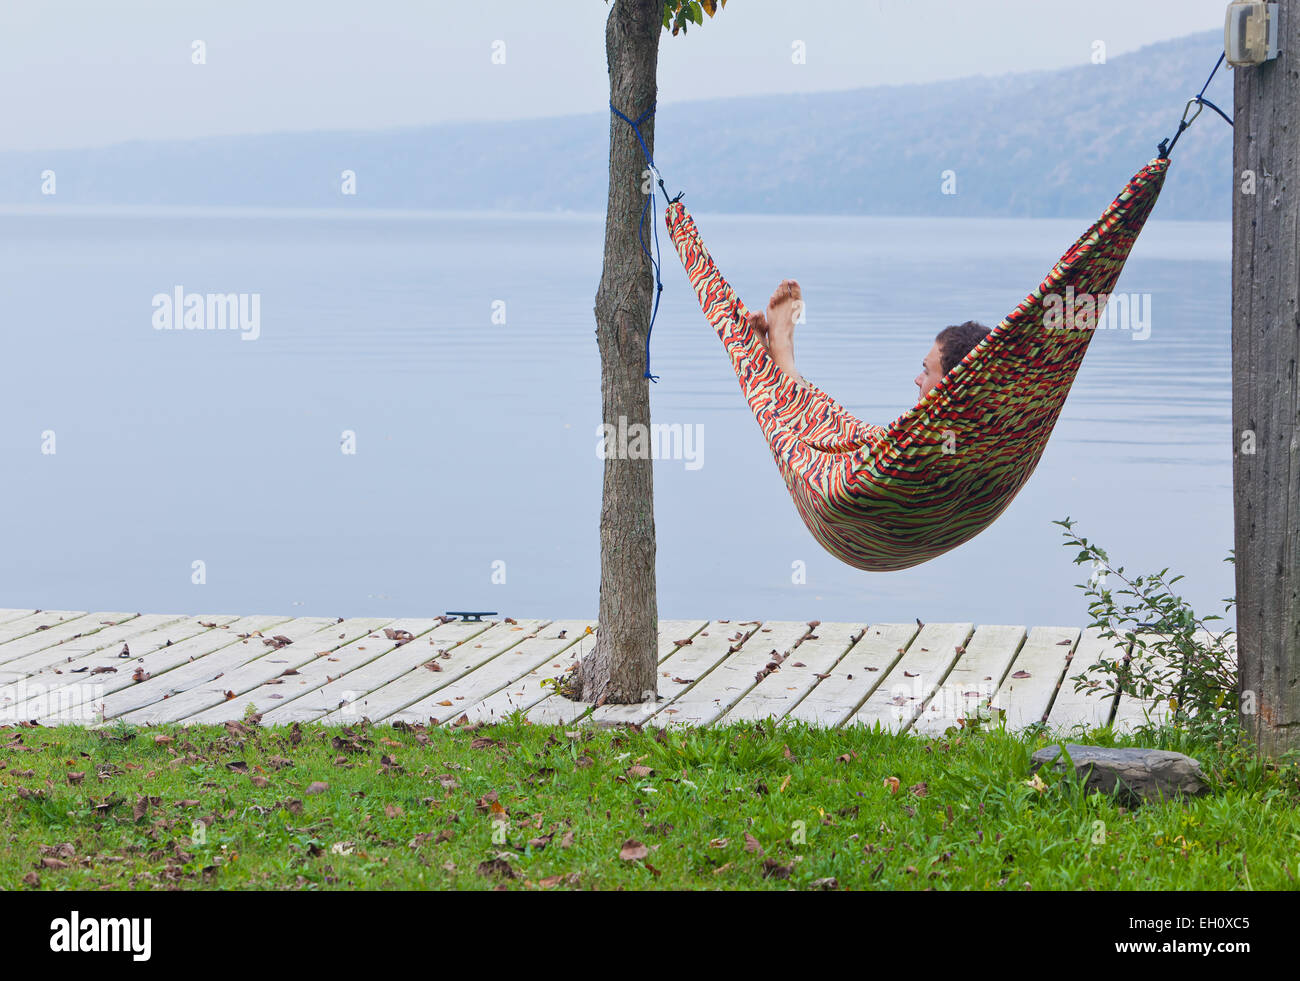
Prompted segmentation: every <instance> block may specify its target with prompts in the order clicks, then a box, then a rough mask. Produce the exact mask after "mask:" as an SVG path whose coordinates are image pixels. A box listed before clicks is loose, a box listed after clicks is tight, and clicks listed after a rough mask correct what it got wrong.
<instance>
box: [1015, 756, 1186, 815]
mask: <svg viewBox="0 0 1300 981" xmlns="http://www.w3.org/2000/svg"><path fill="white" fill-rule="evenodd" d="M1065 748H1066V751H1067V752H1069V754H1070V759H1071V760H1072V761H1073V762H1074V769H1075V772H1077V773H1078V774H1079V775H1080V776H1084V777H1086V780H1085V785H1086V786H1087V788H1088V789H1089V790H1099V791H1101V792H1102V793H1105V794H1110V793H1114V794H1117V795H1118V796H1120V797H1121V798H1125V799H1128V800H1130V801H1135V800H1161V799H1168V798H1171V797H1178V796H1180V795H1183V796H1188V797H1196V796H1199V795H1201V794H1205V793H1208V792H1209V789H1210V788H1209V786H1208V785H1207V784H1206V782H1205V778H1204V776H1203V775H1202V773H1201V764H1200V763H1199V762H1197V761H1196V760H1194V759H1192V757H1190V756H1184V755H1183V754H1182V753H1171V752H1169V751H1168V750H1163V749H1143V748H1142V747H1139V746H1135V747H1129V748H1127V749H1112V748H1110V747H1106V746H1081V745H1079V744H1078V743H1067V744H1066V746H1065ZM1053 761H1055V765H1054V766H1053V769H1054V770H1056V771H1057V772H1064V770H1065V767H1066V763H1065V757H1063V756H1061V748H1060V747H1059V746H1048V747H1046V748H1044V749H1040V750H1038V751H1037V752H1036V753H1034V755H1033V763H1032V764H1031V765H1030V772H1031V773H1032V772H1034V771H1036V770H1037V769H1038V768H1039V767H1042V766H1047V765H1049V764H1052V763H1053Z"/></svg>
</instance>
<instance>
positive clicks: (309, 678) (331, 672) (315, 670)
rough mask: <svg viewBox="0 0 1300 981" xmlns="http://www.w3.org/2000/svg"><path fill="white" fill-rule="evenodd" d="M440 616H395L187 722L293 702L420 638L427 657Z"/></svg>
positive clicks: (232, 718)
mask: <svg viewBox="0 0 1300 981" xmlns="http://www.w3.org/2000/svg"><path fill="white" fill-rule="evenodd" d="M441 624H442V621H441V620H438V619H430V618H428V617H422V618H418V619H408V620H394V621H392V622H391V623H386V624H384V625H383V626H382V627H379V628H376V629H374V630H371V631H370V632H369V633H367V634H364V635H363V636H361V637H358V638H357V639H356V640H354V641H351V642H350V643H347V644H344V645H343V646H342V647H338V648H335V649H334V650H332V651H330V652H329V653H328V654H327V655H325V656H324V657H319V656H317V657H313V659H312V660H310V661H307V662H305V663H303V664H301V665H299V666H298V667H296V668H294V669H293V670H295V671H296V672H297V673H296V674H292V675H288V676H284V675H283V672H281V673H280V674H276V675H274V676H272V677H270V678H266V679H265V680H264V681H262V682H261V683H260V684H259V685H257V686H256V687H254V688H250V689H248V690H247V691H245V692H243V693H242V694H239V695H236V696H235V697H234V698H228V699H226V700H225V701H223V702H220V703H218V704H216V705H213V706H212V707H211V708H207V709H204V710H203V711H201V712H195V713H194V714H193V715H190V716H189V717H188V718H186V720H185V721H186V723H187V724H215V723H219V722H228V721H235V722H238V721H239V720H240V719H242V718H243V717H244V713H245V712H247V711H256V712H258V713H262V714H263V718H265V713H266V712H269V711H270V710H271V709H273V708H278V707H279V706H280V705H283V704H286V703H290V702H292V701H294V700H295V699H297V698H301V697H302V696H304V695H306V694H307V693H309V692H311V691H314V690H315V689H317V688H320V687H321V686H323V685H326V684H329V683H330V682H332V681H336V680H338V679H339V678H340V677H341V676H345V675H346V674H347V673H348V672H350V671H352V670H354V669H357V668H360V667H363V666H364V665H366V664H369V663H371V662H372V661H375V660H376V659H378V658H382V657H384V656H385V655H387V654H389V653H390V652H392V651H396V650H398V649H400V648H402V647H410V646H412V645H415V644H417V643H418V642H419V641H425V644H424V645H423V646H424V657H425V659H426V660H428V659H429V658H430V657H432V656H433V651H432V650H431V649H430V648H429V645H428V643H427V641H428V640H429V639H432V638H431V637H429V632H430V631H431V630H433V628H434V627H436V626H440V625H441ZM389 630H392V631H393V632H394V633H396V632H397V631H405V632H406V633H409V634H411V635H412V637H413V639H411V640H408V641H406V642H405V643H400V642H399V640H398V639H397V637H396V636H395V637H393V638H391V639H390V638H389V637H388V634H387V633H386V631H389Z"/></svg>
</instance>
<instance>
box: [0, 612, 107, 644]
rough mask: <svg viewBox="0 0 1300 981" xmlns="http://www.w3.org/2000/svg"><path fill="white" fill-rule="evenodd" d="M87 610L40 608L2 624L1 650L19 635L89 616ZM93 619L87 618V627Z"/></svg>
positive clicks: (0, 625) (0, 630) (0, 632)
mask: <svg viewBox="0 0 1300 981" xmlns="http://www.w3.org/2000/svg"><path fill="white" fill-rule="evenodd" d="M89 616H90V614H89V613H86V612H77V611H74V610H40V611H38V612H36V613H31V614H28V615H27V616H25V617H18V618H16V619H14V620H9V621H7V622H6V623H2V624H0V651H3V650H4V647H3V645H4V644H7V643H9V641H11V640H16V639H17V638H19V637H26V636H27V635H28V634H33V633H37V632H38V631H40V630H42V629H43V628H46V627H52V626H54V625H55V624H60V623H66V622H67V621H69V620H76V619H79V618H81V617H89ZM92 623H93V621H91V620H87V621H86V627H87V628H89V627H90V626H91V624H92Z"/></svg>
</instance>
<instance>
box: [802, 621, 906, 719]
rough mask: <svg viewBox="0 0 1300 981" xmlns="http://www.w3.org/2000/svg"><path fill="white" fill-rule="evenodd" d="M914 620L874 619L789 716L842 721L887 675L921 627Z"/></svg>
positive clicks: (855, 709)
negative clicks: (897, 621) (886, 620)
mask: <svg viewBox="0 0 1300 981" xmlns="http://www.w3.org/2000/svg"><path fill="white" fill-rule="evenodd" d="M920 629H921V628H920V627H918V626H917V625H916V624H915V623H877V624H875V625H873V626H870V627H868V628H867V631H866V633H864V634H863V635H862V637H861V638H860V639H859V640H858V642H857V643H856V644H854V645H853V647H852V648H851V649H850V650H849V652H848V653H847V654H845V655H844V657H842V658H841V659H840V660H839V662H838V663H837V664H836V665H835V667H833V668H831V670H830V672H822V673H823V674H827V673H829V675H830V677H828V678H820V679H818V680H817V685H816V686H815V687H814V688H813V689H812V691H810V692H809V693H808V694H807V695H806V696H804V697H803V698H802V699H800V700H799V701H798V702H797V703H796V704H795V706H794V708H792V709H791V710H790V711H789V712H788V713H787V714H786V718H787V719H789V720H792V721H793V720H797V721H799V722H807V723H808V724H810V725H818V726H826V727H828V728H836V727H838V726H841V725H843V724H844V723H845V722H846V721H848V719H849V718H851V717H852V715H853V713H854V712H856V711H857V710H858V707H859V706H861V705H862V703H863V702H865V701H866V700H867V698H868V697H869V696H870V695H871V694H872V692H874V691H875V690H876V689H877V688H878V687H879V685H880V683H881V682H882V681H883V680H884V679H885V678H886V677H887V676H888V674H889V670H890V668H891V667H892V666H893V664H894V662H895V661H897V660H898V659H899V658H900V657H902V656H903V652H904V651H905V650H906V649H907V647H908V645H909V644H911V643H912V640H913V638H915V637H916V635H917V633H918V632H919V631H920Z"/></svg>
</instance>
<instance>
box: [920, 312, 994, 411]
mask: <svg viewBox="0 0 1300 981" xmlns="http://www.w3.org/2000/svg"><path fill="white" fill-rule="evenodd" d="M988 334H989V328H987V327H985V326H984V325H983V324H980V323H976V322H975V321H974V320H968V321H966V322H965V323H964V324H957V325H956V326H953V327H945V328H944V329H943V330H941V331H939V334H938V336H937V337H935V339H934V346H933V347H931V348H930V350H929V352H928V353H927V354H926V356H925V360H923V361H922V362H921V373H920V374H919V375H917V376H916V387H917V388H919V389H920V390H921V398H925V397H926V395H928V394H929V393H930V389H932V388H934V386H936V385H938V384H939V382H941V381H942V380H943V376H944V375H946V374H948V372H950V371H952V369H953V368H955V367H957V365H958V364H960V363H961V359H962V358H964V357H966V355H968V354H970V352H971V350H972V349H973V348H974V347H975V345H976V344H978V343H979V342H980V341H982V340H983V339H984V338H985V337H986V336H988Z"/></svg>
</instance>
